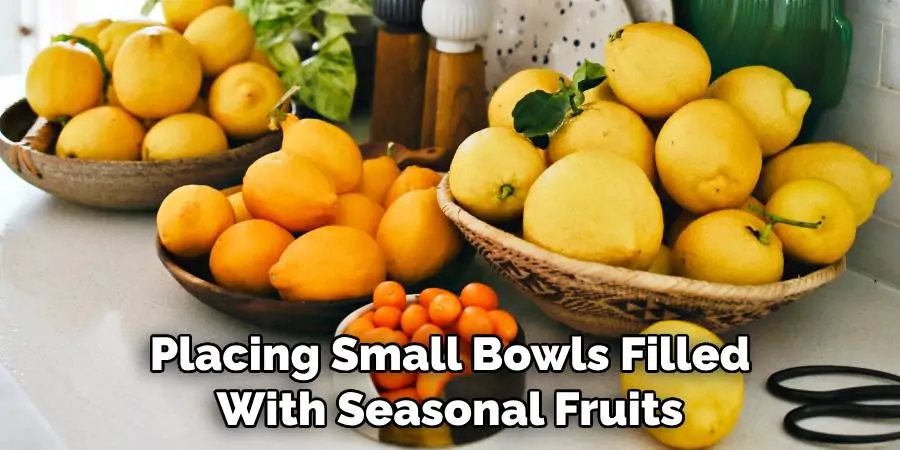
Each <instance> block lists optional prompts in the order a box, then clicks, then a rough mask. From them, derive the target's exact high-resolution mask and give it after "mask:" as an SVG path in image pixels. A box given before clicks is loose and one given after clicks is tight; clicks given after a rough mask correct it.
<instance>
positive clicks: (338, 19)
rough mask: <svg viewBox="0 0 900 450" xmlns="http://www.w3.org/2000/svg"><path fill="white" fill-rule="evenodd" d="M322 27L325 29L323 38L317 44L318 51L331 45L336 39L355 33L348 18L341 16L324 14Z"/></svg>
mask: <svg viewBox="0 0 900 450" xmlns="http://www.w3.org/2000/svg"><path fill="white" fill-rule="evenodd" d="M323 26H324V28H325V36H324V37H322V38H321V39H320V40H319V42H318V44H319V51H322V49H323V48H325V47H328V46H329V45H331V43H332V42H334V41H335V40H336V39H338V38H340V37H343V36H344V35H347V34H351V33H355V32H356V30H355V29H354V28H353V25H352V24H351V23H350V18H349V17H347V16H345V15H341V14H325V20H324V21H323Z"/></svg>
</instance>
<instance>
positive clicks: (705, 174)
mask: <svg viewBox="0 0 900 450" xmlns="http://www.w3.org/2000/svg"><path fill="white" fill-rule="evenodd" d="M761 167H762V151H761V150H760V148H759V143H758V142H757V141H756V136H754V134H753V131H752V130H751V129H750V127H749V125H747V121H746V120H744V118H743V117H741V115H740V113H738V112H737V110H735V109H734V108H733V107H731V106H730V105H728V104H727V103H725V102H723V101H721V100H715V99H704V100H697V101H695V102H692V103H690V104H688V105H687V106H685V107H684V108H682V109H680V110H678V112H676V113H675V114H673V115H672V117H671V118H669V120H668V121H667V122H666V124H665V125H664V126H663V128H662V131H660V132H659V137H658V138H657V139H656V169H657V172H658V173H659V179H660V181H661V182H662V185H663V187H665V189H666V192H668V193H669V195H670V196H671V197H672V199H673V200H675V201H676V202H677V203H678V204H679V205H681V207H682V208H684V209H686V210H688V211H690V212H692V213H694V214H704V213H707V212H710V211H716V210H720V209H728V208H735V207H737V206H739V205H740V204H741V203H742V202H743V201H744V200H746V199H747V197H749V196H750V194H752V193H753V188H754V187H755V186H756V182H757V180H758V179H759V172H760V168H761Z"/></svg>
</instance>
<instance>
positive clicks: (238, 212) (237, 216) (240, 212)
mask: <svg viewBox="0 0 900 450" xmlns="http://www.w3.org/2000/svg"><path fill="white" fill-rule="evenodd" d="M223 193H225V192H223ZM226 195H228V194H226ZM228 201H229V202H231V207H232V208H233V209H234V221H235V222H244V221H247V220H250V219H252V218H253V216H251V215H250V211H247V205H245V204H244V194H243V193H241V192H235V193H233V194H231V195H228Z"/></svg>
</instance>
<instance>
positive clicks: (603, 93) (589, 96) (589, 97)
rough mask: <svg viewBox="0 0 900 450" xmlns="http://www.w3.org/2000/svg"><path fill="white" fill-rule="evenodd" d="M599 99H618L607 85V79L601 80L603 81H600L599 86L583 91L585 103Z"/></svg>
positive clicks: (605, 100) (611, 100)
mask: <svg viewBox="0 0 900 450" xmlns="http://www.w3.org/2000/svg"><path fill="white" fill-rule="evenodd" d="M599 101H604V102H615V103H619V99H618V98H616V93H615V92H613V90H612V87H610V85H609V80H603V82H602V83H600V86H597V87H595V88H593V89H590V90H588V91H587V92H585V93H584V104H585V105H588V104H590V103H593V102H599Z"/></svg>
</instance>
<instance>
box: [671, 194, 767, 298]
mask: <svg viewBox="0 0 900 450" xmlns="http://www.w3.org/2000/svg"><path fill="white" fill-rule="evenodd" d="M672 259H673V267H674V272H675V274H676V275H680V276H683V277H685V278H691V279H694V280H702V281H709V282H712V283H724V284H734V285H739V286H741V285H759V284H767V283H776V282H778V281H781V276H782V275H783V273H784V254H783V253H782V245H781V239H779V238H778V236H777V235H776V234H775V233H774V232H773V231H772V230H771V228H770V227H767V225H766V223H765V222H763V221H762V220H760V218H759V217H756V216H754V215H753V214H750V213H749V212H744V211H740V210H737V209H725V210H721V211H716V212H712V213H709V214H707V215H705V216H703V217H700V218H699V219H697V220H694V221H693V222H691V224H690V225H688V226H687V228H685V229H684V231H683V232H682V233H681V235H680V236H679V237H678V240H677V241H676V242H675V247H674V248H673V249H672Z"/></svg>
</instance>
